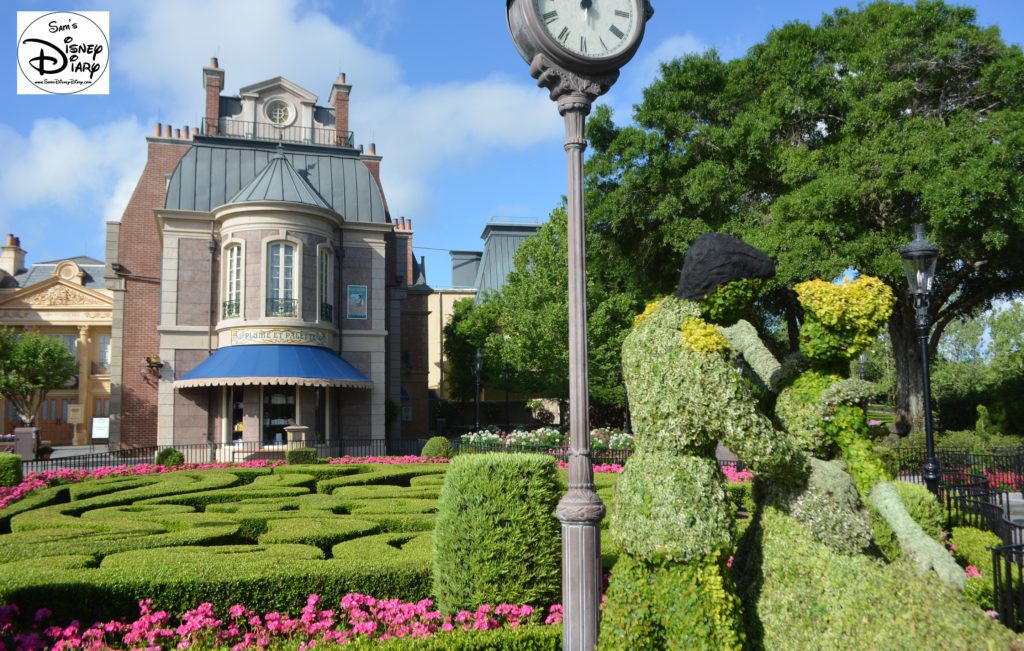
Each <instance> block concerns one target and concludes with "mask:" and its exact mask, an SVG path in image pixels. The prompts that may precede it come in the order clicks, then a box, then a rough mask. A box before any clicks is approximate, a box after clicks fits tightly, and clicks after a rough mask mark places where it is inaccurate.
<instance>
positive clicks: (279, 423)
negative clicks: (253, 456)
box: [263, 386, 295, 445]
mask: <svg viewBox="0 0 1024 651" xmlns="http://www.w3.org/2000/svg"><path fill="white" fill-rule="evenodd" d="M294 424H295V387H276V386H275V387H264V388H263V444H264V445H283V444H285V443H286V442H287V441H288V435H287V433H286V432H285V431H284V428H285V427H287V426H289V425H294Z"/></svg>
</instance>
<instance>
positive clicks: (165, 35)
mask: <svg viewBox="0 0 1024 651" xmlns="http://www.w3.org/2000/svg"><path fill="white" fill-rule="evenodd" d="M374 1H375V2H376V1H377V0H374ZM394 8H395V7H394V3H393V2H391V1H390V0H389V1H388V2H385V3H383V4H382V5H381V6H380V9H379V13H381V14H382V16H384V17H387V16H388V15H390V13H391V12H393V11H394ZM119 11H122V12H125V13H130V14H131V16H130V17H129V18H126V19H125V20H124V21H123V22H124V23H125V24H126V25H131V28H130V29H129V30H128V31H127V33H126V34H125V36H124V37H123V38H124V42H123V44H121V45H120V52H121V54H120V55H119V57H118V60H120V61H123V62H126V63H125V64H124V67H123V68H121V69H120V70H115V73H117V74H118V75H119V76H120V77H121V78H125V79H126V82H127V83H130V84H131V85H133V86H135V87H137V88H138V89H139V90H141V91H142V94H148V95H149V96H150V97H151V98H152V105H153V108H154V110H159V111H160V115H161V118H162V121H164V122H168V121H173V122H174V124H175V125H176V126H178V125H183V124H197V122H196V120H197V118H198V117H200V116H201V114H202V112H203V107H204V95H203V89H202V83H201V78H202V76H201V72H200V70H201V68H202V67H203V66H204V65H207V64H208V61H209V57H210V56H212V55H214V54H216V55H217V56H218V58H219V60H220V65H221V67H222V68H223V69H224V70H225V89H224V91H225V93H227V94H234V93H235V92H237V89H238V88H239V87H241V86H246V85H249V84H252V83H256V82H259V81H262V80H264V79H267V78H270V77H274V76H277V75H281V76H283V77H286V78H288V79H290V80H291V81H293V82H295V83H297V84H299V85H300V86H302V87H304V88H306V89H307V90H309V91H311V92H313V93H315V94H317V95H318V96H319V98H320V99H319V103H320V104H322V105H326V104H327V97H328V92H329V89H330V84H331V83H332V82H333V81H334V79H335V78H336V76H337V74H338V72H340V71H344V72H345V73H346V74H347V77H348V82H349V83H350V84H351V85H352V87H353V90H352V103H351V125H352V129H353V131H354V132H355V135H356V142H357V143H363V144H367V143H369V142H371V141H375V142H376V144H377V151H378V153H380V154H381V155H382V156H384V163H383V165H382V167H381V174H382V176H383V183H384V189H385V192H386V193H387V197H388V203H389V205H390V208H391V210H392V212H393V213H395V214H409V215H416V214H418V213H421V212H423V211H424V209H425V208H426V207H427V206H429V205H430V203H431V188H430V185H431V177H432V176H433V175H434V174H435V173H437V172H438V171H440V170H441V169H444V168H448V167H452V166H454V167H455V168H457V167H458V166H459V165H464V164H468V163H471V162H472V161H473V160H475V159H477V158H478V157H480V156H483V155H486V154H489V153H492V152H494V151H502V150H508V149H521V148H525V147H529V146H532V145H534V144H536V143H537V142H539V141H541V140H544V139H545V138H552V139H554V138H556V137H557V136H558V135H559V134H560V133H561V128H562V127H561V121H560V120H559V119H558V118H557V113H556V112H555V108H554V106H553V104H552V103H551V102H550V101H549V100H548V99H547V97H546V94H545V93H543V92H541V91H538V90H537V89H536V88H535V87H534V85H533V84H532V82H530V81H529V80H528V79H524V80H522V82H518V83H516V82H512V81H510V80H505V79H501V78H485V79H479V80H470V81H467V82H464V83H450V84H441V85H421V86H415V85H411V84H408V83H405V82H403V80H402V74H401V70H400V68H399V65H398V63H397V62H396V60H395V59H394V57H392V56H390V55H389V54H387V53H385V52H382V51H379V50H377V49H374V48H372V47H369V46H368V45H367V44H365V43H364V42H363V41H361V40H360V38H357V37H356V35H355V34H356V33H360V34H363V32H361V31H358V32H357V30H356V29H355V25H358V23H355V24H354V25H353V26H344V25H339V24H338V23H336V22H334V21H332V20H331V18H329V17H328V16H326V15H324V14H323V13H322V12H320V11H319V9H318V8H317V5H316V4H310V3H308V2H301V1H300V0H253V1H250V2H246V3H239V2H233V1H230V0H220V1H217V0H157V1H154V2H147V3H127V2H126V3H124V6H123V7H119ZM184 20H187V23H188V24H187V29H185V28H183V29H177V28H175V26H178V25H181V24H182V21H184ZM185 33H187V45H186V41H185V39H183V34H185ZM296 44H307V45H306V46H305V47H296ZM183 54H185V55H186V56H183ZM139 61H145V62H149V64H148V65H137V64H136V63H137V62H139ZM127 62H131V63H130V64H129V63H127ZM509 125H514V128H511V129H510V128H509Z"/></svg>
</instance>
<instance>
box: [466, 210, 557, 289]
mask: <svg viewBox="0 0 1024 651" xmlns="http://www.w3.org/2000/svg"><path fill="white" fill-rule="evenodd" d="M539 229H540V224H517V223H506V222H490V223H488V224H487V226H485V227H484V232H483V233H481V235H480V237H481V238H483V240H484V254H483V256H482V257H481V259H480V267H479V268H478V269H477V272H476V282H474V283H473V286H474V287H476V300H477V302H478V303H479V302H480V301H482V300H483V299H484V297H485V296H486V295H487V294H488V293H489V292H497V291H499V290H500V289H501V288H502V287H504V286H505V281H506V280H507V279H508V275H509V274H510V273H512V270H513V269H515V261H514V260H513V256H515V253H516V249H518V248H519V245H520V244H522V243H523V240H525V239H526V238H528V237H531V236H533V235H534V234H535V233H536V232H537V231H538V230H539Z"/></svg>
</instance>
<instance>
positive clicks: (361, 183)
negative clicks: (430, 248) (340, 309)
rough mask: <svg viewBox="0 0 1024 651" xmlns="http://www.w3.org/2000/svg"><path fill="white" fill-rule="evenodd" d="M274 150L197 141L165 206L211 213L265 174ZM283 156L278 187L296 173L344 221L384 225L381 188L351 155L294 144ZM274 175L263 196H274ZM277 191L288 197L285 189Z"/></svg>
mask: <svg viewBox="0 0 1024 651" xmlns="http://www.w3.org/2000/svg"><path fill="white" fill-rule="evenodd" d="M274 148H275V143H272V142H245V141H239V140H234V141H233V140H229V139H225V138H216V139H214V138H209V139H207V138H197V139H196V140H195V141H194V142H193V144H192V146H191V147H190V148H189V150H188V151H187V152H186V153H185V155H184V156H183V157H182V159H181V161H180V162H179V163H178V166H177V168H175V170H174V173H173V174H172V175H171V178H170V181H169V183H168V185H167V198H166V200H165V201H164V207H165V208H167V209H170V210H196V211H201V212H209V211H211V210H212V209H214V208H216V207H218V206H222V205H224V204H226V203H229V202H231V201H232V200H233V199H234V198H235V197H236V195H239V194H240V193H241V192H242V190H243V189H246V188H248V187H249V186H250V185H251V184H252V183H253V181H254V180H255V179H256V178H257V177H258V176H261V175H262V174H263V172H265V171H267V169H268V165H269V164H270V162H271V157H272V156H273V155H274ZM283 155H284V157H285V159H287V162H288V167H290V168H291V172H289V171H288V170H287V169H284V168H281V169H279V170H277V172H278V173H279V174H280V176H279V177H278V178H280V180H281V182H282V183H284V182H285V180H286V177H290V175H291V174H292V173H294V174H295V175H297V176H298V177H299V178H301V179H302V180H303V181H305V183H306V184H307V185H308V186H309V188H310V189H311V190H312V192H313V195H314V196H315V198H316V199H319V200H321V201H322V202H323V204H322V205H324V206H326V207H327V208H330V209H331V210H334V211H335V212H337V213H338V214H340V215H341V216H342V217H344V218H345V220H346V221H353V222H373V223H380V224H383V223H385V222H386V217H385V213H384V199H383V196H382V194H381V190H380V187H379V186H378V185H377V181H376V180H375V179H374V178H373V175H372V174H370V170H369V169H368V168H367V167H366V165H364V164H363V162H362V161H361V160H360V159H359V158H358V155H356V154H355V153H354V152H353V151H351V150H342V149H338V148H328V147H313V146H302V145H294V146H288V147H285V148H284V152H283ZM273 171H274V170H271V173H270V174H269V177H270V178H268V179H267V183H268V186H267V187H266V188H265V190H264V191H265V192H271V193H272V192H276V191H272V189H271V188H270V186H269V184H270V181H272V180H273V178H274V174H273ZM251 189H252V190H254V191H256V188H251ZM279 192H280V193H281V196H286V195H285V191H284V189H283V187H282V188H281V189H280V190H279ZM295 192H298V190H295ZM251 200H255V199H251ZM267 200H273V199H267ZM278 200H280V199H278ZM314 201H315V200H314ZM312 205H321V204H320V203H316V202H314V203H313V204H312Z"/></svg>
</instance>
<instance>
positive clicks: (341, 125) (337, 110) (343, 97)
mask: <svg viewBox="0 0 1024 651" xmlns="http://www.w3.org/2000/svg"><path fill="white" fill-rule="evenodd" d="M351 92H352V86H350V85H348V84H346V83H345V73H344V72H342V73H339V74H338V80H337V81H336V82H334V85H333V86H331V96H330V102H331V106H333V107H334V144H336V145H337V146H339V147H352V146H353V145H352V143H351V142H349V136H348V132H349V128H348V96H349V93H351Z"/></svg>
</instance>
